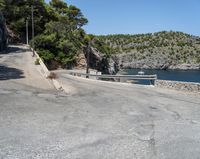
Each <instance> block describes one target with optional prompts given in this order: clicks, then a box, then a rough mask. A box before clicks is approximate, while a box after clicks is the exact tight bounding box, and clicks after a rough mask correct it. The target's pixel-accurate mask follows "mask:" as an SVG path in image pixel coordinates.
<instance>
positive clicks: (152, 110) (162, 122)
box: [0, 46, 200, 159]
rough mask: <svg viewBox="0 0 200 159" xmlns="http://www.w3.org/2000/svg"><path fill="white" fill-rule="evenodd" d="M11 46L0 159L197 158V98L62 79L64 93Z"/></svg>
mask: <svg viewBox="0 0 200 159" xmlns="http://www.w3.org/2000/svg"><path fill="white" fill-rule="evenodd" d="M14 47H15V49H17V51H10V53H9V54H4V55H1V54H0V56H1V58H0V62H1V66H2V67H0V68H2V69H3V71H2V70H1V69H0V76H3V78H0V158H2V159H15V158H16V159H17V158H20V159H29V158H30V159H32V158H34V159H43V158H53V159H54V158H55V159H60V158H66V159H94V158H95V159H169V158H170V159H188V158H190V159H198V158H199V156H200V113H199V112H200V98H199V96H198V95H195V94H187V93H183V92H182V93H179V92H177V91H171V90H166V89H160V88H154V87H146V86H138V85H131V84H121V83H120V84H118V83H109V82H108V83H107V82H98V81H93V80H87V79H81V78H77V77H72V76H70V75H67V74H65V72H62V73H58V75H59V77H60V78H59V79H58V80H59V82H61V83H62V84H63V85H64V86H65V88H67V89H68V94H65V93H63V92H58V91H56V90H55V89H54V88H53V86H52V85H51V83H48V81H47V80H46V79H45V78H44V77H43V76H41V75H40V74H39V73H38V70H37V66H35V65H34V64H33V63H30V62H31V56H30V55H31V54H29V53H30V52H29V51H28V50H26V49H24V48H23V47H18V46H14ZM20 59H23V61H22V60H20ZM11 68H13V69H11ZM6 70H8V71H10V72H13V71H14V73H11V74H6ZM69 88H70V89H69ZM71 88H72V89H71Z"/></svg>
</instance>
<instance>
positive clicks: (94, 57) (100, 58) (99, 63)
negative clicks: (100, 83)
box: [77, 47, 119, 74]
mask: <svg viewBox="0 0 200 159" xmlns="http://www.w3.org/2000/svg"><path fill="white" fill-rule="evenodd" d="M87 51H88V50H86V48H85V50H84V53H85V54H84V57H83V53H80V54H79V56H78V59H77V61H78V62H77V64H78V65H77V67H78V68H85V67H86V66H87ZM117 60H118V59H117V58H116V57H114V56H113V57H106V55H105V54H103V53H101V52H99V51H98V50H97V49H95V48H93V47H91V48H90V49H89V66H90V68H91V69H95V70H97V71H100V72H102V74H116V73H117V72H118V71H119V67H118V61H117Z"/></svg>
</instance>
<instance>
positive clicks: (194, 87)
mask: <svg viewBox="0 0 200 159" xmlns="http://www.w3.org/2000/svg"><path fill="white" fill-rule="evenodd" d="M155 86H156V87H161V88H169V89H175V90H180V91H188V92H198V93H200V83H192V82H179V81H167V80H156V81H155Z"/></svg>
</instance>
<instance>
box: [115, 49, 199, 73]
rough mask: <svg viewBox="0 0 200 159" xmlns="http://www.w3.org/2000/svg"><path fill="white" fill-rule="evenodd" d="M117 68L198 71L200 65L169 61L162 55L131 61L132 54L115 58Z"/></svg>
mask: <svg viewBox="0 0 200 159" xmlns="http://www.w3.org/2000/svg"><path fill="white" fill-rule="evenodd" d="M117 58H118V61H119V62H118V63H119V67H120V68H121V69H124V68H143V69H162V70H166V69H180V70H197V69H200V63H192V62H191V63H179V62H178V61H176V60H170V59H169V58H167V57H166V56H164V55H161V56H158V55H153V56H151V57H146V58H144V59H141V60H137V59H133V54H131V53H129V54H121V55H118V56H117Z"/></svg>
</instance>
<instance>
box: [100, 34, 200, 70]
mask: <svg viewBox="0 0 200 159" xmlns="http://www.w3.org/2000/svg"><path fill="white" fill-rule="evenodd" d="M99 38H100V39H101V40H103V41H105V42H106V43H107V44H108V45H109V46H110V47H111V48H113V49H115V53H116V55H117V56H118V57H119V60H120V64H121V65H124V66H125V67H146V68H163V69H167V68H169V67H170V66H176V65H181V64H200V38H199V37H195V36H192V35H189V34H185V33H182V32H173V31H170V32H167V31H163V32H157V33H153V34H138V35H108V36H99ZM151 66H152V67H151Z"/></svg>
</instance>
